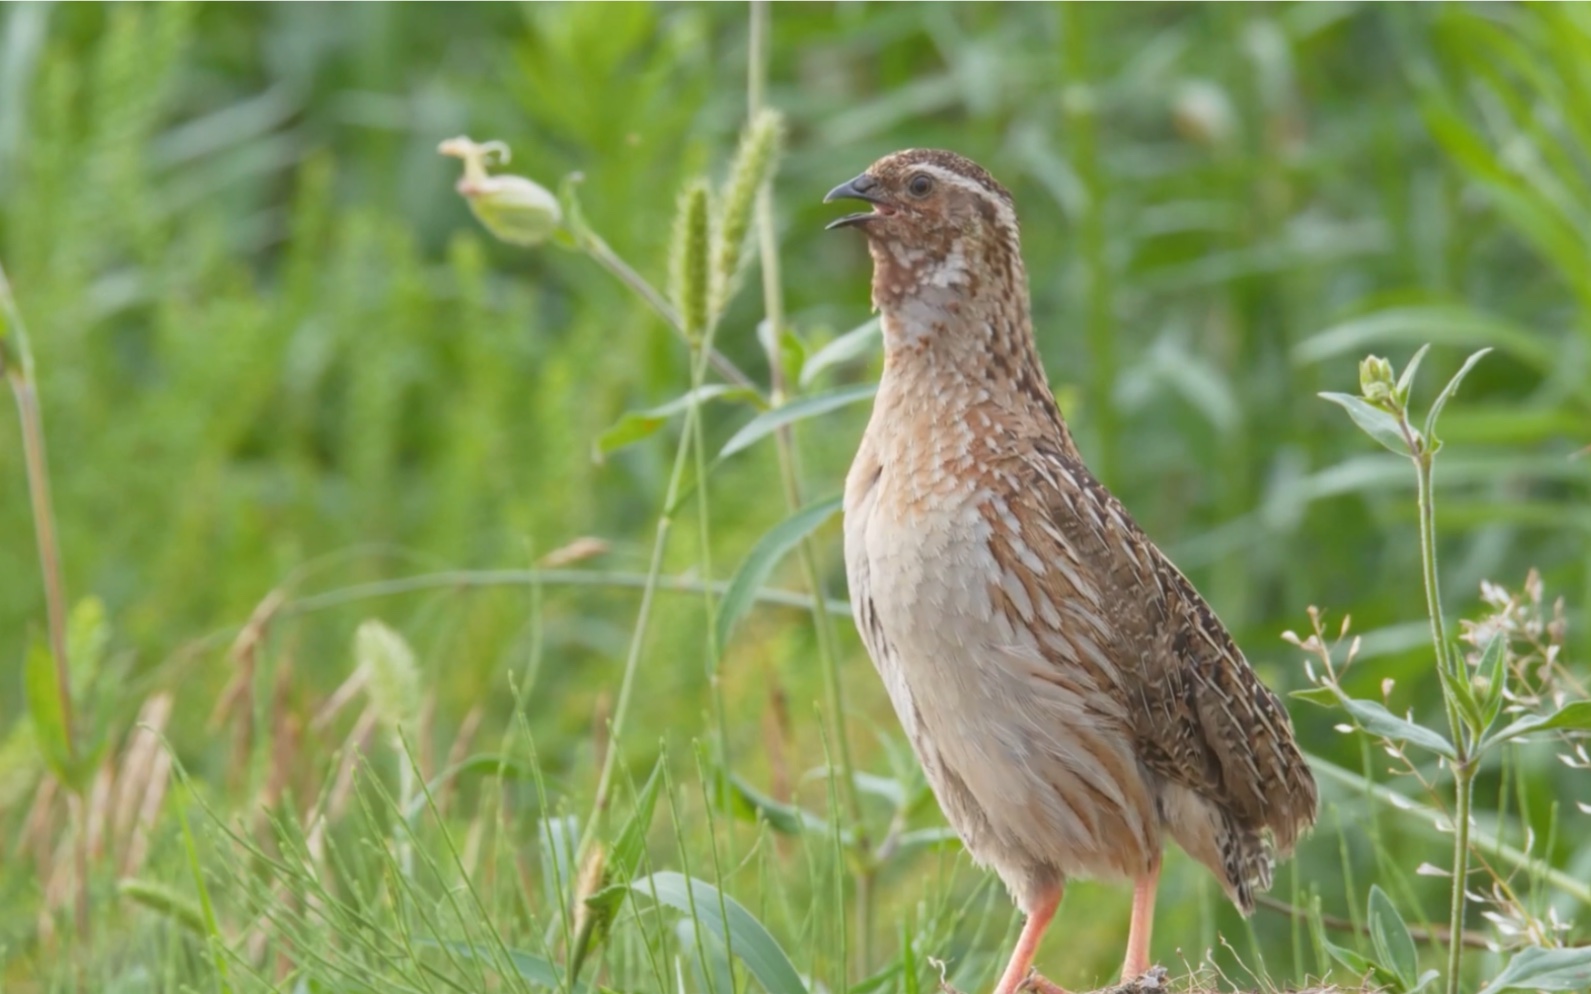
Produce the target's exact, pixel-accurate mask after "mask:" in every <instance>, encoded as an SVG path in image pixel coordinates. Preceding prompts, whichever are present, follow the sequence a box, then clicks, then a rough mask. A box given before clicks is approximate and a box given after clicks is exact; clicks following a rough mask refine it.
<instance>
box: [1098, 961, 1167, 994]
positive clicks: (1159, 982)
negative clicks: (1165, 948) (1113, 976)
mask: <svg viewBox="0 0 1591 994" xmlns="http://www.w3.org/2000/svg"><path fill="white" fill-rule="evenodd" d="M1169 987H1170V983H1169V981H1168V974H1167V973H1166V968H1165V967H1163V966H1151V967H1150V968H1149V969H1147V970H1145V971H1144V972H1143V973H1140V974H1139V975H1138V976H1136V977H1131V978H1124V979H1123V980H1122V982H1121V986H1120V987H1112V988H1111V989H1110V990H1109V991H1104V992H1101V994H1163V992H1164V991H1166V990H1168V989H1169Z"/></svg>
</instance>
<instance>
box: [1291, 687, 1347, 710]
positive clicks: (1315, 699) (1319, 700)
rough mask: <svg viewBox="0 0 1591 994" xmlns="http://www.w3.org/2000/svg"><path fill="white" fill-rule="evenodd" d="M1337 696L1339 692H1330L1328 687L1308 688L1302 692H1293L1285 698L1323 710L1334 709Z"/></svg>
mask: <svg viewBox="0 0 1591 994" xmlns="http://www.w3.org/2000/svg"><path fill="white" fill-rule="evenodd" d="M1339 694H1340V692H1339V691H1336V690H1332V689H1331V688H1330V687H1308V688H1306V689H1304V690H1295V691H1293V692H1292V693H1291V694H1288V695H1287V696H1288V697H1292V698H1294V699H1296V700H1300V701H1308V702H1309V703H1311V704H1317V705H1319V706H1320V707H1323V708H1334V707H1336V706H1337V703H1338V696H1339Z"/></svg>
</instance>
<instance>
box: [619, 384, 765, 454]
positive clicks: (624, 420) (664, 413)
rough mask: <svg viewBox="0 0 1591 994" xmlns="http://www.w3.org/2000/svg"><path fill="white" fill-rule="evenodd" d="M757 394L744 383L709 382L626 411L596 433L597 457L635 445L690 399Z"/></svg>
mask: <svg viewBox="0 0 1591 994" xmlns="http://www.w3.org/2000/svg"><path fill="white" fill-rule="evenodd" d="M756 397H757V395H756V393H755V392H753V391H751V390H748V389H746V388H745V387H732V386H728V385H727V384H723V383H709V384H707V385H706V386H703V387H698V388H696V389H695V390H691V391H688V392H687V393H686V394H685V395H684V396H681V397H676V398H674V399H673V400H671V401H669V402H668V403H666V404H660V405H658V406H657V407H652V408H648V409H647V410H644V411H626V412H625V413H624V415H623V416H622V417H620V418H619V420H618V421H616V422H614V424H613V426H612V427H610V428H608V429H607V430H606V431H604V432H603V433H602V434H600V435H598V436H597V457H598V458H603V457H606V456H609V455H612V454H613V453H615V452H617V451H619V450H620V449H622V448H624V447H625V446H627V445H634V444H635V443H636V442H639V441H641V440H642V439H644V438H649V437H651V436H652V435H654V434H656V433H657V430H658V429H659V428H661V427H663V426H664V425H666V424H668V422H669V420H670V419H672V418H673V417H674V416H675V415H677V414H681V413H683V412H684V411H685V410H687V409H688V408H689V407H690V406H691V404H692V403H696V404H705V403H706V402H708V401H710V400H714V399H724V400H731V401H735V402H744V401H752V400H755V399H756Z"/></svg>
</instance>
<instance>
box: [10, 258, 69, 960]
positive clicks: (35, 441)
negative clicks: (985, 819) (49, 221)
mask: <svg viewBox="0 0 1591 994" xmlns="http://www.w3.org/2000/svg"><path fill="white" fill-rule="evenodd" d="M0 375H3V376H4V377H5V378H6V380H7V381H9V382H10V384H11V393H12V396H13V397H15V398H16V403H17V420H18V422H19V423H20V425H21V428H22V458H23V464H24V466H25V467H26V469H25V472H26V473H27V478H28V501H29V503H30V504H31V506H32V509H33V531H34V538H35V539H36V541H37V543H38V547H39V573H40V575H41V577H42V579H43V581H44V610H45V617H46V619H47V621H46V623H47V625H48V627H49V640H50V656H51V659H52V661H53V662H54V664H55V667H54V668H55V693H56V696H57V697H58V698H59V699H60V708H61V732H62V735H63V736H64V737H65V739H66V761H67V762H68V763H69V764H72V765H76V763H77V731H76V730H77V724H76V718H75V715H74V713H73V708H72V667H71V660H70V658H69V657H68V656H67V642H66V584H65V582H64V581H63V580H62V578H61V549H60V545H59V543H58V542H57V541H56V537H55V510H54V504H53V502H52V501H51V500H50V465H49V458H48V457H47V455H46V452H45V447H44V417H43V414H42V413H41V412H40V410H39V395H38V392H37V390H36V389H35V388H34V378H33V349H32V346H31V345H30V344H29V342H28V329H27V325H25V324H24V323H23V321H22V311H21V310H20V309H19V308H18V307H17V302H16V298H15V297H14V296H13V295H12V293H11V281H10V280H8V279H7V278H6V272H5V267H4V266H0ZM65 786H67V787H68V788H69V789H70V787H71V785H70V784H65ZM72 794H73V802H72V804H71V810H72V814H73V817H72V821H73V822H74V823H75V826H76V829H77V876H78V880H77V894H76V901H75V905H76V907H75V908H74V911H75V914H76V918H77V934H78V938H79V939H80V940H81V941H82V942H83V943H84V945H85V946H86V945H87V944H88V941H89V917H88V863H89V859H88V846H89V840H88V823H87V821H86V819H87V813H86V812H87V807H88V806H87V804H86V803H84V802H85V800H86V799H85V798H83V797H81V796H78V794H77V792H76V791H73V792H72Z"/></svg>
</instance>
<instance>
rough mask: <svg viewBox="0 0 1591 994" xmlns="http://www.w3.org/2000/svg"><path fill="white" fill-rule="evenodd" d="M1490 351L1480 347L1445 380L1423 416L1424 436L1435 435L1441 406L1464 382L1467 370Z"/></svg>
mask: <svg viewBox="0 0 1591 994" xmlns="http://www.w3.org/2000/svg"><path fill="white" fill-rule="evenodd" d="M1490 351H1491V349H1489V348H1486V349H1481V350H1480V351H1479V352H1476V353H1474V354H1473V355H1471V356H1470V357H1469V358H1468V359H1465V360H1464V365H1462V366H1460V367H1459V368H1458V372H1456V373H1454V374H1453V378H1452V379H1451V380H1448V381H1447V386H1445V387H1443V388H1442V392H1441V393H1440V394H1438V395H1437V397H1436V400H1435V402H1433V403H1432V404H1431V411H1430V413H1429V414H1427V415H1426V416H1425V437H1426V438H1435V437H1436V421H1437V419H1438V418H1440V417H1441V416H1442V408H1444V407H1446V406H1447V402H1448V401H1449V400H1451V399H1452V397H1453V395H1454V394H1455V393H1457V392H1458V385H1459V384H1460V383H1463V382H1464V377H1466V376H1468V375H1469V371H1470V370H1472V369H1474V368H1475V364H1476V363H1477V362H1480V361H1481V359H1482V358H1484V357H1485V355H1486V354H1487V353H1488V352H1490Z"/></svg>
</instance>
